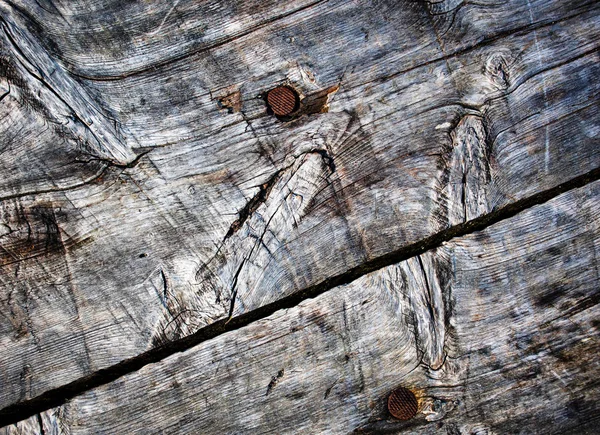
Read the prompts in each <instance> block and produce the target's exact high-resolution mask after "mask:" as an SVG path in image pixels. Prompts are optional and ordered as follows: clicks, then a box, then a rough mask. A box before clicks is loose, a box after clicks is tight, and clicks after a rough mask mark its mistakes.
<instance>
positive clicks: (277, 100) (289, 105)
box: [267, 86, 299, 116]
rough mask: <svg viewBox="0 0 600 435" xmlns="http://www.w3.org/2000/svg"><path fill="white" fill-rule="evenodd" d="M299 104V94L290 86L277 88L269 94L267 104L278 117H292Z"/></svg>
mask: <svg viewBox="0 0 600 435" xmlns="http://www.w3.org/2000/svg"><path fill="white" fill-rule="evenodd" d="M298 103H299V97H298V93H297V92H296V91H295V90H294V89H292V88H291V87H289V86H277V87H276V88H274V89H271V90H270V91H269V93H268V94H267V104H268V105H269V108H270V109H271V110H272V111H273V113H274V114H275V115H277V116H288V115H291V114H292V113H293V112H294V111H295V110H296V109H297V108H298Z"/></svg>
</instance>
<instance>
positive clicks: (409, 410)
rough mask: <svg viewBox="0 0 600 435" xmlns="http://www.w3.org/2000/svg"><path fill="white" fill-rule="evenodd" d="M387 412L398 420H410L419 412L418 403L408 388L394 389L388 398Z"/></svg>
mask: <svg viewBox="0 0 600 435" xmlns="http://www.w3.org/2000/svg"><path fill="white" fill-rule="evenodd" d="M388 410H389V411H390V414H392V416H393V417H395V418H397V419H398V420H410V419H411V418H413V417H414V416H415V415H417V411H418V410H419V402H417V398H416V396H415V395H414V393H413V392H412V391H410V390H409V389H408V388H404V387H399V388H396V389H395V390H394V391H392V393H391V394H390V397H388Z"/></svg>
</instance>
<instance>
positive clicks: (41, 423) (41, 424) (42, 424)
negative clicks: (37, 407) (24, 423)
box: [36, 412, 46, 435]
mask: <svg viewBox="0 0 600 435" xmlns="http://www.w3.org/2000/svg"><path fill="white" fill-rule="evenodd" d="M36 417H37V422H38V425H39V426H40V435H46V431H45V430H44V422H43V421H42V415H41V414H40V413H39V412H38V413H37V414H36Z"/></svg>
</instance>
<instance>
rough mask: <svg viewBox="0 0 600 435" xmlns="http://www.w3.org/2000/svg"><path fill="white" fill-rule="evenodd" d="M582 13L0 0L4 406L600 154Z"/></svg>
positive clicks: (537, 8) (571, 171)
mask: <svg viewBox="0 0 600 435" xmlns="http://www.w3.org/2000/svg"><path fill="white" fill-rule="evenodd" d="M599 11H600V7H599V6H598V4H597V3H596V2H594V1H575V2H570V3H569V4H565V3H563V2H557V1H542V0H539V1H533V0H531V1H516V2H505V3H500V4H497V3H493V4H492V3H489V2H478V4H469V3H467V2H456V1H443V2H435V3H434V2H422V1H403V2H400V3H398V2H384V1H381V2H350V1H313V2H309V1H304V2H302V1H286V2H265V1H260V2H259V1H253V2H243V4H240V3H239V2H233V1H226V2H201V3H196V2H175V3H164V2H142V3H127V4H123V3H122V2H112V1H97V0H96V1H85V2H84V1H80V2H69V4H68V5H64V4H59V3H58V2H51V1H43V2H42V1H38V2H30V1H22V0H20V1H15V2H12V3H3V4H2V5H1V6H0V13H1V18H2V20H1V27H2V29H1V31H0V45H1V50H2V51H1V53H2V70H1V71H0V72H1V73H2V74H0V75H1V76H2V81H1V85H2V89H3V91H2V93H3V95H4V97H2V101H1V104H2V109H1V110H2V120H1V121H0V134H1V135H2V138H3V142H2V145H0V146H1V147H2V148H0V168H2V171H3V172H2V174H3V175H5V174H6V175H5V176H3V177H2V179H0V218H1V219H2V220H1V221H0V270H1V272H2V273H1V274H0V290H1V292H0V306H1V307H2V308H1V309H0V312H2V313H3V316H2V320H0V345H1V347H2V349H5V352H3V353H2V355H0V380H1V383H2V385H3V388H1V389H0V407H5V406H8V405H10V404H12V403H15V402H18V401H23V400H27V399H30V398H32V397H36V396H38V395H40V394H42V393H43V392H45V391H48V390H50V389H52V388H56V387H58V386H61V385H64V384H66V383H68V382H71V381H74V380H76V379H78V378H80V377H82V376H85V375H86V374H89V373H93V372H96V371H97V370H99V369H102V368H105V367H109V366H111V365H113V364H116V363H118V362H120V361H123V360H125V359H127V358H131V357H133V356H136V355H138V354H139V353H141V352H143V351H145V350H147V349H149V348H152V347H153V346H156V345H159V344H162V343H165V342H168V341H170V340H174V339H178V338H180V337H184V336H186V335H188V334H190V333H193V332H195V331H197V330H198V329H199V328H202V327H203V326H206V325H209V324H211V323H213V322H214V321H215V320H217V319H223V318H227V317H228V316H232V315H233V316H237V315H239V314H242V313H246V312H249V311H251V310H253V309H255V308H257V307H260V306H263V305H264V304H266V303H269V302H273V301H276V300H278V299H279V298H281V297H284V296H286V295H289V294H292V293H294V292H296V291H299V290H301V289H304V288H306V287H308V286H311V285H314V284H316V283H319V282H322V281H324V280H325V279H327V278H328V277H331V276H334V275H337V274H340V273H343V272H345V271H347V270H349V269H351V268H352V267H356V266H358V265H360V264H362V263H363V262H365V261H368V260H370V259H373V258H377V257H379V256H381V255H385V254H387V253H389V252H392V251H395V250H397V249H399V248H401V247H402V246H406V245H408V244H411V243H415V242H418V241H419V240H421V239H423V238H425V237H428V236H431V235H432V234H435V233H437V232H439V231H442V230H444V229H447V228H449V227H450V226H452V225H456V224H458V223H461V222H464V221H466V220H470V219H473V218H476V217H478V216H481V215H482V214H485V213H489V212H493V211H494V210H498V209H500V208H502V207H505V206H507V205H510V204H512V203H514V202H515V201H516V200H518V199H522V198H526V197H528V196H530V195H532V194H535V193H537V192H540V191H544V190H546V189H549V188H551V187H554V186H556V185H557V184H560V183H564V182H566V181H568V180H570V179H572V178H573V177H575V176H577V175H581V174H584V173H586V172H588V171H590V170H592V169H595V168H598V167H599V166H600V165H599V163H600V154H599V153H598V152H597V149H598V148H597V145H598V141H597V139H598V131H600V130H599V128H600V127H599V117H598V90H599V85H598V84H597V81H596V80H594V77H596V76H598V74H599V71H598V68H599V67H598V40H599V39H598V36H599V32H600V30H599V29H600V27H599V26H598V16H599ZM284 82H285V83H288V84H290V85H292V86H295V87H296V88H297V89H298V90H299V91H300V92H301V94H302V95H303V96H304V97H305V98H306V101H307V108H306V113H305V114H304V115H303V116H301V117H299V118H297V119H294V120H292V121H290V122H280V121H279V120H277V119H276V118H273V117H270V116H268V115H267V113H266V109H265V105H264V101H263V97H262V95H263V94H264V92H266V91H268V90H269V89H271V88H272V87H274V86H276V85H279V84H281V83H284ZM231 101H233V102H234V103H231ZM228 102H229V103H228ZM308 102H311V104H310V105H309V104H308ZM325 105H326V106H327V111H325V110H326V108H325ZM317 112H319V113H317ZM423 267H428V266H427V265H426V264H423ZM415 270H416V271H417V272H418V269H416V265H415V264H412V265H411V266H410V268H409V270H407V271H406V273H407V274H410V273H416V272H415ZM411 271H412V272H411ZM414 279H416V280H417V279H419V278H418V275H415V278H414ZM432 285H433V284H432ZM422 321H424V320H423V319H422V320H421V322H422ZM424 346H425V348H426V349H428V350H427V352H429V355H430V357H429V360H430V362H429V364H432V365H434V366H435V365H438V364H440V363H441V362H440V358H441V356H440V348H439V346H440V341H439V340H433V341H427V342H426V343H425V344H424Z"/></svg>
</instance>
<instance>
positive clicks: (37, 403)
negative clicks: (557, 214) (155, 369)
mask: <svg viewBox="0 0 600 435" xmlns="http://www.w3.org/2000/svg"><path fill="white" fill-rule="evenodd" d="M598 180H600V168H596V169H594V170H592V171H590V172H588V173H586V174H584V175H581V176H579V177H576V178H573V179H571V180H570V181H568V182H565V183H562V184H559V185H557V186H555V187H553V188H551V189H548V190H545V191H542V192H539V193H537V194H535V195H532V196H530V197H528V198H524V199H521V200H518V201H516V202H514V203H512V204H510V205H507V206H505V207H503V208H501V209H499V210H495V211H492V212H491V213H488V214H486V215H483V216H481V217H478V218H476V219H473V220H471V221H468V222H465V223H462V224H458V225H455V226H453V227H450V228H448V229H446V230H444V231H441V232H439V233H437V234H434V235H432V236H430V237H427V238H425V239H423V240H420V241H419V242H416V243H412V244H410V245H408V246H405V247H403V248H400V249H398V250H397V251H394V252H391V253H388V254H385V255H383V256H381V257H378V258H375V259H373V260H370V261H367V262H365V263H363V264H361V265H359V266H356V267H354V268H352V269H350V270H348V271H346V272H344V273H342V274H339V275H336V276H332V277H330V278H327V279H325V280H324V281H322V282H321V283H319V284H316V285H314V286H311V287H308V288H306V289H304V290H301V291H299V292H296V293H294V294H292V295H290V296H287V297H285V298H282V299H280V300H278V301H276V302H273V303H271V304H268V305H265V306H262V307H260V308H257V309H256V310H254V311H251V312H248V313H246V314H242V315H240V316H238V317H235V318H229V319H222V320H219V321H217V322H215V323H213V324H211V325H209V326H207V327H205V328H202V329H200V330H199V331H197V332H196V333H194V334H192V335H190V336H187V337H184V338H181V339H178V340H175V341H173V342H170V343H167V344H165V345H163V346H161V347H157V348H154V349H151V350H149V351H147V352H145V353H143V354H140V355H138V356H135V357H133V358H130V359H128V360H125V361H123V362H121V363H119V364H115V365H113V366H111V367H108V368H106V369H102V370H98V371H97V372H94V373H92V374H90V375H88V376H85V377H83V378H80V379H78V380H76V381H73V382H71V383H69V384H67V385H64V386H62V387H58V388H55V389H53V390H49V391H47V392H45V393H43V394H41V395H40V396H37V397H35V398H33V399H30V400H25V401H22V402H19V403H16V404H13V405H10V406H7V407H6V408H3V409H0V427H3V426H7V425H10V424H15V423H17V422H19V421H21V420H24V419H27V418H29V417H32V416H34V415H35V414H37V413H40V412H43V411H46V410H48V409H50V408H53V407H56V406H60V405H62V404H64V403H65V402H66V401H67V400H69V399H71V398H73V397H75V396H77V395H79V394H81V393H83V392H85V391H88V390H90V389H92V388H96V387H98V386H101V385H104V384H107V383H109V382H112V381H114V380H116V379H118V378H120V377H121V376H124V375H127V374H129V373H132V372H135V371H137V370H139V369H141V368H142V367H144V366H146V365H148V364H152V363H156V362H158V361H161V360H163V359H165V358H167V357H169V356H171V355H173V354H175V353H178V352H185V351H186V350H188V349H190V348H192V347H194V346H196V345H198V344H200V343H202V342H204V341H207V340H210V339H212V338H215V337H217V336H218V335H221V334H224V333H226V332H230V331H234V330H237V329H240V328H243V327H244V326H247V325H249V324H250V323H252V322H255V321H257V320H260V319H263V318H265V317H268V316H270V315H272V314H273V313H275V312H276V311H278V310H281V309H287V308H292V307H294V306H296V305H298V304H300V303H301V302H302V301H304V300H306V299H311V298H315V297H317V296H319V295H321V294H323V293H325V292H327V291H329V290H331V289H332V288H334V287H338V286H340V285H344V284H348V283H350V282H352V281H354V280H355V279H357V278H359V277H361V276H363V275H366V274H367V273H371V272H374V271H376V270H378V269H381V268H383V267H386V266H390V265H392V264H395V263H398V262H401V261H404V260H407V259H409V258H412V257H415V256H418V255H420V254H422V253H424V252H426V251H429V250H431V249H434V248H436V247H438V246H440V245H441V244H442V243H444V242H447V241H449V240H451V239H454V238H456V237H462V236H465V235H467V234H470V233H474V232H477V231H481V230H483V229H485V228H487V227H489V226H491V225H493V224H496V223H498V222H500V221H503V220H506V219H509V218H511V217H513V216H515V215H517V214H519V213H521V212H523V211H525V210H527V209H529V208H532V207H535V206H537V205H540V204H543V203H545V202H548V201H550V200H551V199H553V198H555V197H557V196H559V195H561V194H563V193H565V192H568V191H570V190H574V189H577V188H580V187H584V186H585V185H587V184H589V183H592V182H594V181H598Z"/></svg>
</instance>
